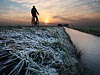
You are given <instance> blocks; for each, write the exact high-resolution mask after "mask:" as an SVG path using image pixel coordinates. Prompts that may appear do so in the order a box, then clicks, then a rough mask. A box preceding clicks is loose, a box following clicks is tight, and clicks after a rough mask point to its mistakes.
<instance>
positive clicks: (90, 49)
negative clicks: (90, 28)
mask: <svg viewBox="0 0 100 75" xmlns="http://www.w3.org/2000/svg"><path fill="white" fill-rule="evenodd" d="M65 30H66V31H67V33H68V34H69V35H70V37H71V40H72V41H73V43H74V44H75V45H76V46H77V47H78V48H79V49H80V50H81V51H82V53H83V54H82V60H83V62H85V63H86V64H87V67H88V68H89V69H90V70H91V71H92V72H94V74H93V75H100V37H96V36H93V35H91V34H87V33H83V32H80V31H77V30H73V29H68V28H65Z"/></svg>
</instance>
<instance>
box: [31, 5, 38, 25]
mask: <svg viewBox="0 0 100 75" xmlns="http://www.w3.org/2000/svg"><path fill="white" fill-rule="evenodd" d="M31 14H32V25H33V24H34V25H37V24H39V20H38V17H37V15H39V13H38V11H37V9H36V8H35V6H33V8H32V9H31Z"/></svg>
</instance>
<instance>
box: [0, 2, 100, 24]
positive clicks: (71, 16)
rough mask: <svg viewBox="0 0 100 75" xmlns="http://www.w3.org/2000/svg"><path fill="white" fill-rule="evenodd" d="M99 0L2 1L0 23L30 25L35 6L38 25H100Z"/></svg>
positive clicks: (0, 4) (0, 3)
mask: <svg viewBox="0 0 100 75" xmlns="http://www.w3.org/2000/svg"><path fill="white" fill-rule="evenodd" d="M99 3H100V0H84V1H82V0H63V1H62V0H50V1H47V0H3V1H1V2H0V23H3V22H4V23H5V22H6V23H8V24H10V23H19V24H30V23H31V18H32V16H31V9H32V6H33V5H35V6H36V8H37V10H38V11H39V13H40V15H39V16H38V17H39V21H40V23H41V24H42V23H46V24H47V23H54V24H55V23H56V24H58V23H68V24H80V25H84V24H87V25H88V24H95V23H97V25H99V24H100V22H99V19H100V9H99V8H100V5H99Z"/></svg>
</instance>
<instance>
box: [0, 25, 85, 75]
mask: <svg viewBox="0 0 100 75" xmlns="http://www.w3.org/2000/svg"><path fill="white" fill-rule="evenodd" d="M75 50H76V49H75V47H74V45H73V44H72V42H71V40H70V37H69V36H68V34H67V33H65V32H64V29H63V28H62V27H52V28H51V27H14V28H13V27H3V28H0V75H20V74H23V75H86V72H85V71H86V70H85V69H84V67H83V64H82V63H81V61H80V60H79V59H78V57H79V56H78V57H77V53H76V51H75ZM78 55H79V54H78Z"/></svg>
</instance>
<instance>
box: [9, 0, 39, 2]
mask: <svg viewBox="0 0 100 75" xmlns="http://www.w3.org/2000/svg"><path fill="white" fill-rule="evenodd" d="M10 1H13V2H17V3H37V2H39V1H40V0H10Z"/></svg>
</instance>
